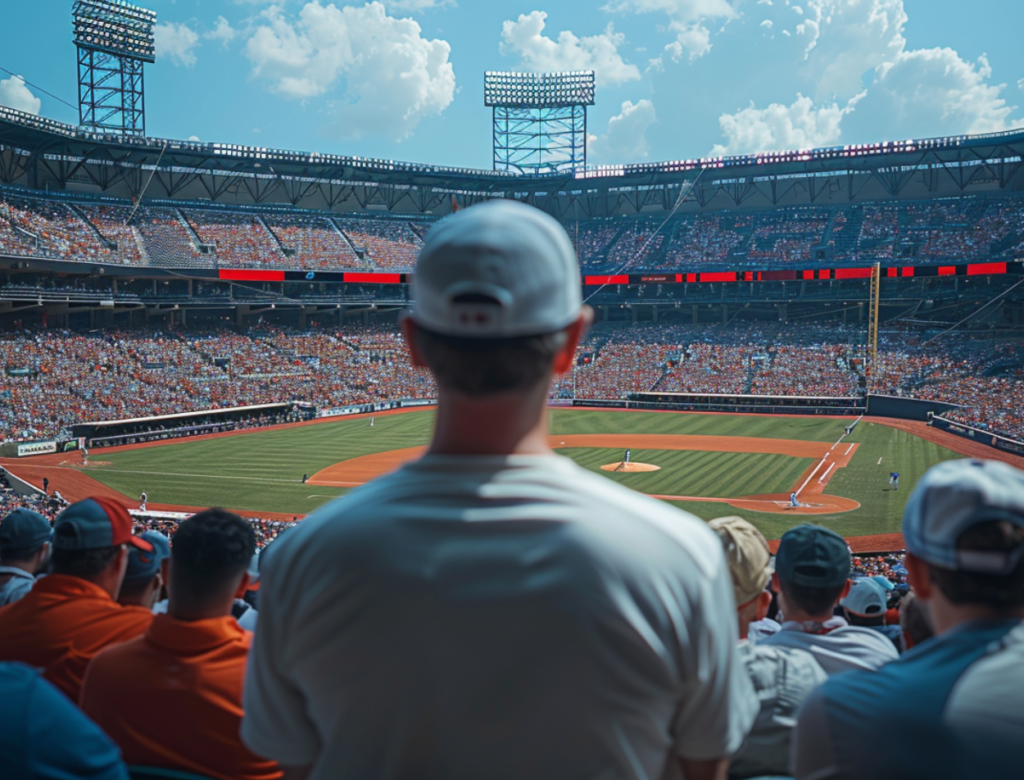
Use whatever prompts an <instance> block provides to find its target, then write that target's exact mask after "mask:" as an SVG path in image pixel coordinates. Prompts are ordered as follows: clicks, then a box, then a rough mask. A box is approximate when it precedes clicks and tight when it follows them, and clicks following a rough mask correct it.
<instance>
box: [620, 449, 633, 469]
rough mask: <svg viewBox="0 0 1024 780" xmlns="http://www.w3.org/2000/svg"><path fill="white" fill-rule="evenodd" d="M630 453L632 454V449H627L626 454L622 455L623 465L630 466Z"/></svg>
mask: <svg viewBox="0 0 1024 780" xmlns="http://www.w3.org/2000/svg"><path fill="white" fill-rule="evenodd" d="M630 454H632V450H626V454H625V455H623V456H622V465H623V466H628V465H629V456H630Z"/></svg>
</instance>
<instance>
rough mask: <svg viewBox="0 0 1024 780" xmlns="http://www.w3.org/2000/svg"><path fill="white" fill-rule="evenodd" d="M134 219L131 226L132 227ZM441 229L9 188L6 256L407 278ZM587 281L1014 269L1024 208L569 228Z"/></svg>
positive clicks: (693, 217) (948, 204) (629, 221)
mask: <svg viewBox="0 0 1024 780" xmlns="http://www.w3.org/2000/svg"><path fill="white" fill-rule="evenodd" d="M129 218H130V222H129ZM434 224H435V221H434V220H432V219H429V218H427V219H424V218H423V217H418V218H416V220H415V221H413V220H411V219H400V218H393V217H390V216H389V217H387V218H384V217H381V218H373V217H369V216H365V215H359V216H350V215H345V216H338V215H335V214H330V213H326V212H323V213H321V212H312V211H298V210H296V211H288V210H286V209H282V208H281V207H279V206H274V207H273V208H266V209H252V208H250V209H241V208H240V209H238V210H229V209H225V208H213V207H209V206H203V205H201V204H194V203H186V204H183V205H182V206H180V207H173V206H168V205H166V204H159V205H157V204H143V205H142V206H141V207H139V208H138V209H136V208H134V206H133V204H130V203H124V202H118V201H112V200H106V201H103V202H99V203H97V202H94V201H90V200H87V199H60V200H57V199H54V198H49V197H47V196H45V195H40V194H39V193H35V192H31V191H24V190H18V189H13V188H0V254H10V255H12V256H26V257H32V256H36V257H54V258H60V259H66V260H79V261H84V262H109V263H118V264H129V265H154V266H162V267H167V266H183V267H208V268H213V267H216V266H229V267H253V268H281V269H305V270H314V271H315V270H349V271H373V270H380V271H391V272H395V271H410V270H411V269H412V267H413V265H414V264H415V261H416V255H417V253H418V251H419V249H420V247H421V246H422V243H423V236H425V235H427V234H429V231H430V229H431V228H432V227H433V225H434ZM565 227H566V229H567V231H568V232H569V235H570V237H572V239H573V240H574V242H575V246H576V249H577V252H578V254H579V258H580V264H581V267H582V268H583V270H585V271H592V272H607V271H612V270H621V269H624V268H629V269H631V270H647V271H682V270H691V269H698V268H699V269H705V270H714V269H721V268H742V267H751V268H786V267H793V266H811V267H813V266H815V265H819V264H826V265H858V264H859V265H867V264H871V263H875V262H881V263H883V264H890V263H898V262H899V261H901V260H910V261H912V262H913V263H915V264H941V263H947V264H948V263H964V262H981V261H986V262H987V261H996V260H1001V259H1015V258H1016V257H1017V254H1019V252H1020V250H1021V249H1022V248H1024V198H1020V197H1017V196H1014V197H1009V198H991V199H987V198H980V197H977V196H969V197H962V198H956V199H939V200H935V201H928V202H924V203H918V202H910V203H902V202H901V203H858V204H853V205H848V206H834V207H820V206H786V207H780V208H776V209H771V210H767V211H764V210H762V211H723V212H718V213H705V214H687V213H682V214H679V215H676V216H674V217H673V218H672V219H671V220H669V222H668V223H666V224H665V225H664V227H661V222H660V221H658V220H653V219H652V218H651V217H650V216H649V215H645V216H641V217H614V218H598V219H592V220H583V221H574V222H568V223H566V224H565Z"/></svg>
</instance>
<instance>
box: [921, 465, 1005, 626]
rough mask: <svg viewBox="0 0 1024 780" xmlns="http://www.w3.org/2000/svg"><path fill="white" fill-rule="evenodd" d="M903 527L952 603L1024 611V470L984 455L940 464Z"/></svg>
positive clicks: (926, 480) (930, 474) (923, 484)
mask: <svg viewBox="0 0 1024 780" xmlns="http://www.w3.org/2000/svg"><path fill="white" fill-rule="evenodd" d="M903 534H904V537H905V538H906V543H907V552H908V553H910V554H911V555H912V556H914V558H916V559H918V560H920V561H923V562H924V563H926V564H927V566H928V578H929V580H930V581H931V582H932V583H933V584H934V585H935V586H936V587H937V588H938V590H939V591H940V592H941V593H942V595H943V596H944V597H945V599H946V600H947V601H948V602H949V603H950V604H953V605H956V606H961V607H963V606H977V607H984V608H988V609H990V610H992V611H993V612H995V613H1005V614H1007V615H1014V614H1018V613H1020V612H1021V611H1022V610H1024V471H1020V470H1019V469H1015V468H1013V467H1012V466H1009V465H1007V464H1005V463H1000V462H998V461H984V460H953V461H946V462H944V463H940V464H939V465H937V466H934V467H933V468H931V469H929V470H928V472H927V473H926V474H925V475H924V477H922V478H921V481H920V482H919V483H918V485H917V487H916V488H915V490H914V492H913V494H912V495H911V497H910V500H909V501H908V502H907V508H906V510H905V512H904V515H903Z"/></svg>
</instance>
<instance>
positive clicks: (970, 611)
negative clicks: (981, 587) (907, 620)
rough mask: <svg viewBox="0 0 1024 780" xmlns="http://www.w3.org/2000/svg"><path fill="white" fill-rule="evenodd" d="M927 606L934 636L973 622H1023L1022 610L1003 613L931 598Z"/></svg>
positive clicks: (976, 605) (982, 607) (1023, 612)
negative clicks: (933, 628)
mask: <svg viewBox="0 0 1024 780" xmlns="http://www.w3.org/2000/svg"><path fill="white" fill-rule="evenodd" d="M928 606H929V612H930V614H931V617H932V623H933V624H934V627H935V633H936V634H944V633H946V632H947V631H950V630H952V629H954V628H956V627H957V626H959V625H962V624H963V623H970V622H973V621H975V620H1024V610H1010V611H1003V610H997V609H993V608H992V607H988V606H985V605H984V604H965V605H957V604H951V603H950V602H948V601H946V600H945V599H942V598H933V599H930V600H929V602H928Z"/></svg>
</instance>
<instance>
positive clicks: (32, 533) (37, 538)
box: [0, 509, 50, 607]
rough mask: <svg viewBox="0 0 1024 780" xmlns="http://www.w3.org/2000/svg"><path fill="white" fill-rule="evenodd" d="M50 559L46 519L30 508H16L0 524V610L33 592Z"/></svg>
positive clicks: (48, 530)
mask: <svg viewBox="0 0 1024 780" xmlns="http://www.w3.org/2000/svg"><path fill="white" fill-rule="evenodd" d="M49 560H50V521H49V520H47V519H46V518H45V517H43V516H42V515H41V514H39V513H38V512H33V511H32V510H31V509H15V510H14V511H13V512H11V513H10V514H9V515H7V517H5V518H4V519H3V520H2V521H0V607H3V606H6V605H7V604H11V603H13V602H15V601H17V600H18V599H20V598H21V597H22V596H24V595H25V594H26V593H28V592H29V591H30V590H32V586H33V585H34V584H35V581H36V575H37V574H39V573H40V572H41V571H43V570H44V569H46V564H47V563H48V562H49Z"/></svg>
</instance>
